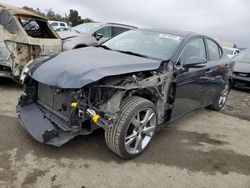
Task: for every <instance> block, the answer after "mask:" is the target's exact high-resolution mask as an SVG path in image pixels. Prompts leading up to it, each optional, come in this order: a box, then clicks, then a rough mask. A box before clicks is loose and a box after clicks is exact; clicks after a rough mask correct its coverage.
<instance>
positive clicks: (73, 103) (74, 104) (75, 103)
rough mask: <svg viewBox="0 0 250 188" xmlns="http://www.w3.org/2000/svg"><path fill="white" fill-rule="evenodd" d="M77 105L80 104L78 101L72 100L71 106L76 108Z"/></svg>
mask: <svg viewBox="0 0 250 188" xmlns="http://www.w3.org/2000/svg"><path fill="white" fill-rule="evenodd" d="M77 105H78V104H77V102H72V103H71V105H70V106H71V107H72V108H76V107H77Z"/></svg>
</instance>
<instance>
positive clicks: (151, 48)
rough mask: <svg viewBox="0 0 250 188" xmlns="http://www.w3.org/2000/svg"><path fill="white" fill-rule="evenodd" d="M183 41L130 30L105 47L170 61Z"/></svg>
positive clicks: (173, 36)
mask: <svg viewBox="0 0 250 188" xmlns="http://www.w3.org/2000/svg"><path fill="white" fill-rule="evenodd" d="M181 41H182V37H181V36H177V35H173V34H167V33H159V32H153V31H143V30H130V31H127V32H124V33H122V34H120V35H118V36H116V37H114V38H112V39H110V40H108V41H107V42H105V43H104V44H103V45H105V46H107V47H108V48H110V49H112V50H116V51H123V52H133V53H136V54H140V55H143V56H147V57H149V58H157V59H161V60H168V59H169V58H170V57H171V55H172V54H173V52H174V50H175V49H176V48H177V46H178V45H179V44H180V42H181Z"/></svg>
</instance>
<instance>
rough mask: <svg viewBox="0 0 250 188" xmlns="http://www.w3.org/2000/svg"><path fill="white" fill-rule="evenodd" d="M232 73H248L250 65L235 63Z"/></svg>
mask: <svg viewBox="0 0 250 188" xmlns="http://www.w3.org/2000/svg"><path fill="white" fill-rule="evenodd" d="M233 71H234V72H242V73H250V63H241V62H235V63H234V67H233Z"/></svg>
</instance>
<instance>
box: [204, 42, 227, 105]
mask: <svg viewBox="0 0 250 188" xmlns="http://www.w3.org/2000/svg"><path fill="white" fill-rule="evenodd" d="M205 41H206V46H207V51H208V63H207V71H206V74H205V77H204V79H206V85H207V89H206V91H205V95H204V106H207V105H210V104H211V103H213V102H214V101H215V100H216V99H217V97H218V96H219V94H220V92H221V91H222V89H223V86H224V84H225V80H226V74H227V72H228V67H229V64H228V59H227V58H226V59H224V58H223V56H222V53H223V51H222V49H221V47H220V46H219V45H218V44H217V43H216V42H215V41H214V40H212V39H209V38H206V40H205Z"/></svg>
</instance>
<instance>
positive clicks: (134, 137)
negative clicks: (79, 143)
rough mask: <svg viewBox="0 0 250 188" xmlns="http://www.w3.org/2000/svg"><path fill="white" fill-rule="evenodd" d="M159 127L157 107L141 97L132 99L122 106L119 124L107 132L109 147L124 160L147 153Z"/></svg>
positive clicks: (106, 137)
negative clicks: (146, 150)
mask: <svg viewBox="0 0 250 188" xmlns="http://www.w3.org/2000/svg"><path fill="white" fill-rule="evenodd" d="M156 126H157V111H156V107H155V105H154V104H153V103H152V102H151V101H149V100H146V99H144V98H141V97H131V98H129V99H128V100H127V101H126V102H125V103H124V104H123V106H122V109H121V114H120V117H119V119H118V120H117V122H116V123H115V124H114V125H113V126H112V127H111V128H109V129H108V130H106V132H105V139H106V143H107V145H108V147H109V148H110V149H111V150H112V151H113V152H114V153H116V154H118V155H119V156H120V157H122V158H124V159H132V158H134V157H137V156H138V155H140V154H141V153H143V152H144V151H145V149H146V148H147V146H148V145H149V143H150V142H151V140H152V138H153V136H154V134H155V132H156Z"/></svg>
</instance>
